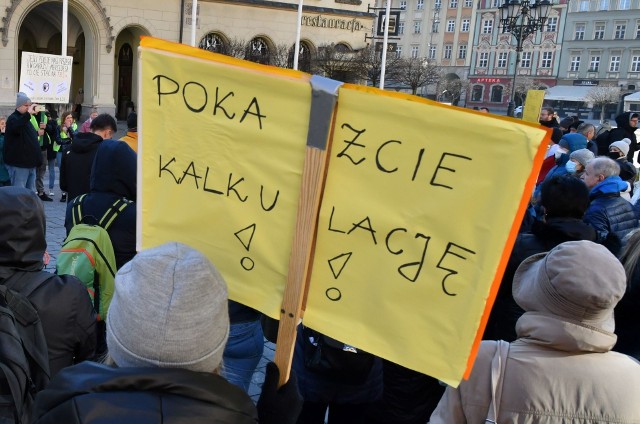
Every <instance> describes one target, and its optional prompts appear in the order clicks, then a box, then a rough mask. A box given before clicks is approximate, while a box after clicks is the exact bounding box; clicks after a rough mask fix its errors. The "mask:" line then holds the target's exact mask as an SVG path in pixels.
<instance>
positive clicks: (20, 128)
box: [4, 92, 44, 191]
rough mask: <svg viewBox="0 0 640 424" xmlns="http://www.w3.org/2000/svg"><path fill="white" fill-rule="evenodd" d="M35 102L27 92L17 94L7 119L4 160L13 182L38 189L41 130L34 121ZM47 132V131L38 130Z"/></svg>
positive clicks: (40, 161) (16, 184)
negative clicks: (34, 124)
mask: <svg viewBox="0 0 640 424" xmlns="http://www.w3.org/2000/svg"><path fill="white" fill-rule="evenodd" d="M34 107H35V105H34V104H33V103H31V99H29V97H27V95H26V94H24V93H22V92H20V93H18V95H17V96H16V110H15V111H14V112H13V113H12V114H11V115H9V117H8V118H7V125H6V128H5V134H4V163H5V166H6V168H7V170H8V171H9V176H10V177H11V185H14V186H18V187H25V188H28V189H30V190H34V191H35V189H36V168H37V167H39V166H40V164H41V163H42V155H41V153H40V144H39V143H38V132H36V129H35V128H34V126H33V124H32V123H31V115H34V114H35V113H36V111H35V110H34ZM39 131H41V132H42V133H44V130H39Z"/></svg>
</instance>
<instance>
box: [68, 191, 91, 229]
mask: <svg viewBox="0 0 640 424" xmlns="http://www.w3.org/2000/svg"><path fill="white" fill-rule="evenodd" d="M86 195H87V194H86V193H85V194H83V195H81V196H78V197H76V198H75V199H73V203H72V205H73V206H72V209H71V219H72V223H73V226H74V227H75V226H76V225H78V224H80V223H81V222H82V219H83V216H82V201H83V200H84V197H85V196H86Z"/></svg>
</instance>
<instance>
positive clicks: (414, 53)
mask: <svg viewBox="0 0 640 424" xmlns="http://www.w3.org/2000/svg"><path fill="white" fill-rule="evenodd" d="M418 50H419V47H418V46H411V57H413V58H416V57H418Z"/></svg>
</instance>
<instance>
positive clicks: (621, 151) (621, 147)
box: [609, 138, 638, 185]
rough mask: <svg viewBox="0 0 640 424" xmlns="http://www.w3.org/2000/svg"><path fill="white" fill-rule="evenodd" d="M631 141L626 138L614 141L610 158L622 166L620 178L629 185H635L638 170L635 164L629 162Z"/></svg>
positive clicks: (610, 148) (610, 147) (610, 146)
mask: <svg viewBox="0 0 640 424" xmlns="http://www.w3.org/2000/svg"><path fill="white" fill-rule="evenodd" d="M630 144H631V140H629V139H628V138H624V139H622V140H620V141H614V142H613V143H611V145H609V157H610V158H611V159H613V160H615V161H616V163H617V164H618V165H619V166H620V178H622V179H623V180H624V181H627V182H628V183H629V185H633V182H634V181H635V179H636V174H637V173H638V170H637V169H636V167H635V166H633V163H631V162H629V160H628V159H627V155H628V153H629V148H630Z"/></svg>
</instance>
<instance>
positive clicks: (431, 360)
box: [304, 86, 546, 386]
mask: <svg viewBox="0 0 640 424" xmlns="http://www.w3.org/2000/svg"><path fill="white" fill-rule="evenodd" d="M338 99H339V101H338V110H337V116H336V120H335V127H334V128H335V129H334V134H333V144H332V147H331V155H330V158H329V166H328V172H327V181H326V186H325V191H324V194H323V201H322V206H321V210H320V218H319V224H318V236H317V243H316V250H315V256H314V263H313V268H312V269H313V271H312V276H311V281H310V284H309V293H308V300H307V306H306V311H305V315H304V323H305V325H308V326H310V327H311V328H313V329H315V330H318V331H320V332H323V333H326V334H328V335H330V336H331V337H333V338H336V339H338V340H340V341H343V342H345V343H348V344H351V345H354V346H356V347H358V348H361V349H363V350H365V351H369V352H373V353H375V354H376V355H379V356H381V357H383V358H386V359H389V360H391V361H393V362H395V363H398V364H401V365H403V366H405V367H408V368H411V369H414V370H418V371H420V372H423V373H426V374H429V375H431V376H434V377H436V378H439V379H441V380H443V381H445V382H446V383H447V384H450V385H453V386H457V384H458V383H459V381H460V380H461V378H462V377H463V374H464V373H465V371H468V368H469V367H468V365H469V362H472V359H471V360H470V358H472V357H474V355H473V354H472V353H473V350H474V349H476V348H477V344H478V331H479V329H481V328H482V327H483V325H481V318H482V317H483V314H485V312H486V310H487V309H488V306H490V303H491V302H492V300H493V297H492V295H491V294H490V291H491V289H492V285H493V284H494V282H495V281H496V280H498V281H499V278H500V277H501V275H502V272H503V269H504V264H505V263H506V262H505V261H506V258H508V255H509V250H510V248H508V249H505V246H511V245H512V242H513V239H514V238H515V234H516V232H517V229H518V228H519V224H520V219H521V218H522V214H523V212H524V208H525V206H526V203H527V201H528V198H529V195H530V193H531V191H530V190H531V189H532V187H533V184H534V181H535V174H536V173H537V170H538V168H539V166H540V163H541V161H542V156H543V154H544V150H545V147H546V143H543V139H544V138H545V136H546V131H545V130H544V129H541V128H539V127H537V126H532V125H523V124H521V123H518V122H516V121H513V120H508V119H501V118H493V117H492V118H487V116H486V115H480V114H474V113H469V112H465V111H463V110H460V109H455V108H448V107H444V106H440V105H436V104H432V103H429V102H426V101H419V100H417V99H416V98H409V97H407V96H404V95H392V94H388V93H382V92H379V91H377V90H375V89H364V88H359V87H356V86H345V87H344V88H342V89H341V90H340V92H339V96H338ZM408 100H413V101H408ZM534 165H535V166H534ZM532 169H533V171H532ZM523 189H524V190H523ZM509 241H510V242H511V244H510V243H509ZM493 287H494V290H495V288H496V287H497V285H493ZM488 299H490V301H489V304H488V302H487V301H488ZM485 319H486V317H485Z"/></svg>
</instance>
